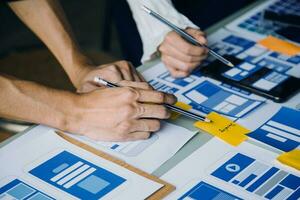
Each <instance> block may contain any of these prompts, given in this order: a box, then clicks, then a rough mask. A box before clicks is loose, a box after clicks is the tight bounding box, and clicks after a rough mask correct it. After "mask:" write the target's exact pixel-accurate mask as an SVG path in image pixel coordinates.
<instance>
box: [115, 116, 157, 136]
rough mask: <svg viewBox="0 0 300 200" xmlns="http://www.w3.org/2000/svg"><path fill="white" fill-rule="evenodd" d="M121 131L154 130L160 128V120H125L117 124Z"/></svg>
mask: <svg viewBox="0 0 300 200" xmlns="http://www.w3.org/2000/svg"><path fill="white" fill-rule="evenodd" d="M118 126H119V127H118V128H119V130H121V132H123V133H125V134H126V133H133V132H154V131H158V130H159V129H160V121H159V120H155V119H138V120H131V121H125V122H122V123H120V124H119V125H118Z"/></svg>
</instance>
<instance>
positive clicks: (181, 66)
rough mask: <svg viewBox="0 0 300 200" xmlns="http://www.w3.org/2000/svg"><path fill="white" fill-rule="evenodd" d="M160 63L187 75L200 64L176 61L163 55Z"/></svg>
mask: <svg viewBox="0 0 300 200" xmlns="http://www.w3.org/2000/svg"><path fill="white" fill-rule="evenodd" d="M162 61H163V62H164V63H166V65H168V66H170V67H172V68H175V69H177V70H179V71H184V72H187V73H188V74H189V73H191V72H192V71H193V70H194V69H195V68H196V67H197V66H199V65H200V62H190V63H189V62H183V61H181V60H178V59H176V58H174V57H171V56H168V55H163V56H162Z"/></svg>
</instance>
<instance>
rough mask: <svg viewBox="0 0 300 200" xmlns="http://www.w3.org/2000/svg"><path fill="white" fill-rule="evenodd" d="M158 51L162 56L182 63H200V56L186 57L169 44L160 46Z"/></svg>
mask: <svg viewBox="0 0 300 200" xmlns="http://www.w3.org/2000/svg"><path fill="white" fill-rule="evenodd" d="M159 51H160V52H161V53H162V54H165V55H168V56H170V57H174V58H177V59H178V60H181V61H183V62H200V61H201V55H197V56H191V55H187V54H185V53H182V52H181V51H179V50H178V49H176V48H174V47H173V46H172V45H170V44H164V45H161V46H160V47H159Z"/></svg>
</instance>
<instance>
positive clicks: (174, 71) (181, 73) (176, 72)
mask: <svg viewBox="0 0 300 200" xmlns="http://www.w3.org/2000/svg"><path fill="white" fill-rule="evenodd" d="M166 67H167V69H168V70H169V72H170V74H171V76H172V77H174V78H183V77H187V76H188V75H189V73H188V72H184V71H179V70H177V69H175V68H172V67H169V66H168V65H166Z"/></svg>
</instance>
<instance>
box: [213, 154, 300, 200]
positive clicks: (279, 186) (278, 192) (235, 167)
mask: <svg viewBox="0 0 300 200" xmlns="http://www.w3.org/2000/svg"><path fill="white" fill-rule="evenodd" d="M211 175H212V176H214V177H216V178H218V179H220V180H223V181H225V182H227V183H228V184H232V185H236V186H238V187H240V188H241V189H242V190H246V191H247V192H250V193H254V194H256V195H258V196H260V197H263V198H266V199H287V200H293V199H297V198H299V197H300V177H299V176H297V175H294V174H291V173H289V172H287V171H285V170H281V169H279V168H277V167H274V166H270V165H267V164H265V163H262V162H260V161H258V160H257V159H255V158H252V157H249V156H246V155H244V154H242V153H237V154H235V155H233V156H232V157H231V158H230V159H229V160H227V161H226V162H225V163H224V164H222V165H221V166H219V167H218V168H217V169H216V170H215V171H213V172H212V173H211Z"/></svg>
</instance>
